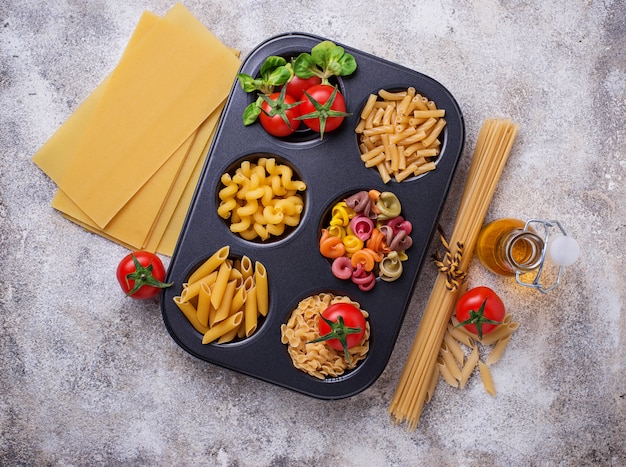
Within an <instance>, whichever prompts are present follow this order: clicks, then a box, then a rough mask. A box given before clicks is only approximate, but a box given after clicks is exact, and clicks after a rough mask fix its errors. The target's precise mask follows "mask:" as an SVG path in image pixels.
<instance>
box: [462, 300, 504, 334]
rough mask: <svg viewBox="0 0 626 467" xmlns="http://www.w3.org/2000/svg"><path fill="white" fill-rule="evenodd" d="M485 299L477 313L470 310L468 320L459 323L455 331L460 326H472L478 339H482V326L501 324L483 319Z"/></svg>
mask: <svg viewBox="0 0 626 467" xmlns="http://www.w3.org/2000/svg"><path fill="white" fill-rule="evenodd" d="M487 298H489V297H485V299H484V300H483V304H482V305H480V308H479V309H478V311H474V310H470V312H469V318H468V319H466V320H465V321H463V322H462V323H459V324H457V325H456V326H455V329H456V328H458V327H461V326H465V325H468V324H473V325H474V326H476V333H477V334H478V338H479V339H482V338H483V324H486V323H487V324H502V321H495V320H493V319H489V318H485V306H486V305H487Z"/></svg>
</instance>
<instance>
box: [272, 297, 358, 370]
mask: <svg viewBox="0 0 626 467" xmlns="http://www.w3.org/2000/svg"><path fill="white" fill-rule="evenodd" d="M340 302H343V303H350V304H352V305H354V306H355V307H357V308H359V309H361V308H360V305H359V304H358V303H357V302H354V301H352V300H350V299H349V298H348V297H344V296H335V295H333V294H329V293H321V294H317V295H312V296H310V297H307V298H304V299H303V300H301V301H300V303H298V306H297V307H296V308H295V309H294V310H293V311H292V313H291V315H290V316H289V319H288V320H287V322H286V323H284V324H282V325H281V327H280V335H281V342H282V343H283V344H286V345H287V352H288V354H289V356H290V357H291V360H292V362H293V365H294V366H295V367H296V368H298V369H299V370H302V371H304V372H305V373H308V374H309V375H311V376H314V377H315V378H318V379H326V378H328V377H336V376H340V375H342V374H343V373H344V372H345V371H347V370H350V369H353V368H355V367H356V366H357V364H358V363H359V362H360V361H361V360H363V359H364V358H365V357H366V355H367V352H368V351H369V336H370V327H369V321H366V329H365V334H364V335H363V339H362V341H361V343H360V344H359V345H357V346H355V347H351V348H350V349H349V353H350V362H348V361H346V358H345V356H344V353H343V351H338V350H335V349H333V348H331V347H329V346H328V345H326V344H325V343H324V342H313V343H309V341H311V340H313V339H316V338H318V337H319V331H318V329H317V322H318V319H319V315H320V313H322V312H323V311H324V310H325V309H326V308H328V307H329V306H330V305H333V304H335V303H340ZM361 313H362V314H363V316H364V317H365V318H366V319H367V317H368V316H369V314H368V313H367V311H365V310H362V309H361Z"/></svg>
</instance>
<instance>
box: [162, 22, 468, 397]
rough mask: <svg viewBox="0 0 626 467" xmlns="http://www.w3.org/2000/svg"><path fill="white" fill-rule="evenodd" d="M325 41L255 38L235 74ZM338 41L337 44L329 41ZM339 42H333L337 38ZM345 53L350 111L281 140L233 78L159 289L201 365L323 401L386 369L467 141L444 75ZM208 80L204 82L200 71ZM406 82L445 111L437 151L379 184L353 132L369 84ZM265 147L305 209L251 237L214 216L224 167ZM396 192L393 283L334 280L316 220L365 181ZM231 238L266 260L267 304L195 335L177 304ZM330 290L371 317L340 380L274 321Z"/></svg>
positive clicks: (174, 327) (169, 323)
mask: <svg viewBox="0 0 626 467" xmlns="http://www.w3.org/2000/svg"><path fill="white" fill-rule="evenodd" d="M322 40H325V38H322V37H318V36H314V35H310V34H303V33H288V34H282V35H278V36H275V37H272V38H270V39H268V40H266V41H265V42H263V43H261V44H260V45H259V46H258V47H257V48H256V49H254V50H253V51H252V52H251V53H250V55H249V56H248V57H247V58H246V59H245V60H244V61H243V63H242V66H241V70H240V71H241V72H242V73H247V74H249V75H252V76H257V75H258V71H259V69H260V67H261V65H262V63H263V62H264V60H265V58H266V57H267V56H269V55H280V56H285V57H290V56H296V55H298V54H299V53H301V52H308V51H310V50H311V48H312V47H313V46H315V45H316V44H318V43H319V42H321V41H322ZM335 43H337V42H335ZM337 44H338V43H337ZM338 45H341V46H342V47H344V49H345V50H346V52H348V53H350V54H352V55H353V56H354V57H355V59H356V62H357V65H358V67H357V70H356V72H355V73H354V74H352V75H351V76H348V77H344V78H339V79H338V85H339V87H340V89H341V90H342V92H343V93H344V96H345V99H346V103H347V106H348V111H350V112H352V113H353V114H352V115H351V116H350V117H348V118H346V119H345V121H344V122H343V124H342V126H341V127H340V128H339V129H338V130H335V131H334V132H332V133H326V134H325V135H324V138H323V139H321V140H320V138H319V135H313V134H307V132H301V133H297V134H296V135H295V136H293V137H291V138H290V139H287V140H280V139H277V138H275V137H272V136H270V135H269V134H267V133H266V132H265V131H264V130H263V128H262V127H261V126H260V124H258V123H256V124H254V125H251V126H249V127H244V125H243V122H242V114H243V111H244V108H245V107H246V106H247V105H248V104H249V103H251V102H252V100H253V99H254V98H255V96H253V95H248V94H246V93H245V92H244V91H243V90H242V89H241V87H240V86H239V84H238V83H237V82H236V81H235V83H233V86H232V89H231V92H230V95H229V97H228V100H227V103H226V107H225V109H224V111H223V114H222V117H221V120H220V123H219V125H218V128H217V131H216V135H215V138H214V140H213V143H212V146H211V149H210V151H209V154H208V158H207V161H206V163H205V166H204V169H203V172H202V175H201V178H200V180H199V183H198V186H197V188H196V192H195V194H194V198H193V200H192V203H191V205H190V208H189V212H188V214H187V218H186V220H185V223H184V226H183V229H182V232H181V234H180V237H179V239H178V243H177V246H176V249H175V251H174V253H173V256H172V258H171V262H170V265H169V267H168V273H167V279H166V280H167V281H168V282H173V284H174V285H173V286H172V287H170V288H167V289H164V291H163V293H162V302H161V308H162V315H163V319H164V322H165V325H166V327H167V329H168V331H169V333H170V334H171V336H172V338H173V339H174V340H175V341H176V343H177V344H178V345H180V346H181V347H182V348H183V349H184V350H185V351H187V352H189V353H190V354H192V355H194V356H195V357H197V358H199V359H202V360H205V361H207V362H210V363H213V364H216V365H220V366H222V367H225V368H229V369H232V370H235V371H238V372H241V373H243V374H246V375H250V376H252V377H256V378H258V379H261V380H264V381H268V382H271V383H274V384H277V385H279V386H283V387H286V388H289V389H292V390H295V391H298V392H301V393H304V394H307V395H310V396H313V397H316V398H320V399H340V398H344V397H349V396H352V395H355V394H357V393H359V392H361V391H363V390H364V389H366V388H367V387H369V386H370V385H371V384H372V383H373V382H374V381H375V380H376V379H377V378H378V377H379V376H380V374H381V373H382V371H383V370H384V368H385V366H386V365H387V362H388V360H389V357H390V355H391V352H392V350H393V347H394V345H395V341H396V338H397V335H398V333H399V331H400V327H401V325H402V322H403V320H404V316H405V314H406V311H407V308H408V305H409V302H410V299H411V296H412V292H413V289H414V287H415V284H416V282H417V279H418V276H419V272H420V269H421V267H422V264H423V263H424V260H425V258H426V256H427V248H428V245H429V243H430V240H431V238H432V236H433V234H434V232H435V229H436V225H437V222H438V218H439V215H440V212H441V209H442V207H443V204H444V201H445V199H446V196H447V194H448V189H449V187H450V184H451V181H452V179H453V176H454V172H455V170H456V167H457V164H458V160H459V158H460V155H461V153H462V150H463V145H464V140H465V126H464V121H463V116H462V113H461V110H460V108H459V106H458V104H457V102H456V101H455V99H454V98H453V96H452V95H451V94H450V93H449V92H448V90H447V89H446V88H444V87H443V86H442V85H441V84H440V83H438V82H437V81H435V80H434V79H432V78H430V77H428V76H425V75H423V74H421V73H418V72H416V71H413V70H410V69H408V68H405V67H403V66H400V65H398V64H395V63H392V62H389V61H387V60H383V59H380V58H377V57H375V56H372V55H370V54H367V53H364V52H361V51H359V50H355V49H352V48H350V47H348V46H345V45H343V44H338ZM207 86H210V84H209V81H208V78H207ZM409 86H413V87H415V88H416V90H417V92H418V93H420V94H422V95H424V96H426V97H427V98H429V99H431V100H433V101H434V102H435V103H436V104H437V106H438V107H439V108H443V109H445V111H446V116H445V118H446V123H447V124H446V127H445V129H444V133H443V137H442V142H443V145H442V151H441V154H440V156H439V158H438V160H437V168H436V170H434V171H432V172H430V173H428V174H426V175H423V176H421V177H417V178H414V179H411V180H408V181H403V182H401V183H398V182H395V181H391V182H389V183H387V184H384V183H383V182H382V180H381V178H380V176H379V174H378V172H377V171H375V170H373V169H368V168H366V167H365V166H364V164H363V162H362V161H361V160H360V157H359V156H360V151H359V148H358V138H357V135H356V134H355V132H354V129H355V127H356V125H357V123H358V120H359V114H360V111H361V109H362V108H363V106H364V104H365V102H366V100H367V98H368V96H369V94H370V93H376V92H378V90H380V89H387V90H399V89H406V88H407V87H409ZM259 155H271V156H274V157H276V158H277V160H278V161H279V162H281V163H287V164H289V165H290V166H291V167H292V168H293V169H294V173H295V175H296V176H297V177H298V178H299V179H300V180H303V181H304V182H305V183H306V184H307V189H306V192H305V193H304V198H305V209H304V211H303V213H302V218H301V222H300V225H299V226H298V227H297V228H295V229H294V230H293V231H292V232H290V233H289V234H288V235H286V236H284V237H281V238H280V239H270V240H267V241H265V242H260V241H256V242H250V241H247V240H244V239H243V238H241V237H240V236H239V235H237V234H233V233H231V232H230V230H229V228H228V225H227V224H226V223H225V222H224V220H223V219H221V218H220V217H219V216H218V214H217V203H218V198H217V191H218V189H219V186H220V177H221V175H222V174H223V173H224V172H227V171H230V170H232V168H233V167H235V166H239V164H240V163H241V161H242V160H246V159H248V160H252V161H254V160H256V159H257V158H258V157H259ZM370 189H376V190H379V191H391V192H393V193H395V194H396V196H397V197H398V198H399V200H400V202H401V204H402V210H403V216H404V217H405V218H406V219H408V220H409V221H411V223H412V224H413V232H412V234H411V236H412V239H413V245H412V246H411V248H410V249H409V250H407V255H408V260H407V261H405V262H404V263H403V267H404V269H403V274H402V276H401V278H400V279H398V280H396V281H395V282H390V283H387V282H382V281H380V280H379V281H378V283H377V284H376V286H375V287H374V288H373V289H372V290H371V291H368V292H363V291H361V290H359V289H358V287H357V286H356V285H355V284H353V283H352V282H351V281H343V280H339V279H336V278H335V277H334V276H333V274H332V272H331V265H330V263H329V261H328V260H327V259H326V258H324V257H322V255H321V254H320V253H319V250H318V239H319V235H320V229H321V227H322V226H323V224H324V223H325V222H326V221H327V220H328V218H327V216H328V211H329V209H330V207H331V206H332V205H333V204H334V203H335V202H336V201H338V200H341V199H342V198H344V197H346V196H348V195H350V194H353V193H354V192H356V191H360V190H370ZM225 245H228V246H230V253H231V255H232V256H233V257H241V256H243V255H247V256H248V257H249V258H250V259H251V260H252V261H253V262H254V261H260V262H261V263H263V265H264V266H265V267H266V269H267V275H268V280H269V293H270V311H269V313H268V315H267V317H266V318H265V321H264V322H263V324H262V325H261V326H260V328H259V329H257V331H256V333H255V334H254V335H253V336H251V337H250V338H248V339H245V340H242V341H239V342H235V343H229V344H222V345H218V344H208V345H203V344H202V342H201V341H202V335H201V334H200V333H198V332H197V331H196V330H195V329H194V328H193V327H192V326H191V325H190V324H189V322H188V321H187V319H186V318H185V316H184V315H183V314H182V313H181V312H180V310H179V309H178V307H177V306H176V305H175V303H174V302H173V298H174V297H175V296H176V295H179V294H180V291H181V287H182V284H183V283H184V282H185V281H186V279H187V278H188V277H189V275H190V274H191V272H193V270H194V269H195V268H196V267H197V266H198V265H199V264H200V263H202V262H203V261H204V260H205V259H207V258H208V257H209V256H211V255H212V254H213V253H214V252H215V251H217V250H218V249H219V248H221V247H223V246H225ZM321 292H329V293H334V294H337V295H345V296H349V297H350V298H351V299H353V300H355V301H357V302H358V303H359V304H360V305H361V308H363V309H365V310H367V311H368V312H369V314H370V316H369V321H370V327H371V337H370V349H369V353H368V355H367V357H366V358H365V360H363V361H362V362H360V363H359V364H358V366H357V368H355V369H354V370H351V371H348V372H346V373H345V374H344V375H342V376H340V377H337V378H328V379H326V380H319V379H317V378H314V377H312V376H309V375H308V374H306V373H304V372H302V371H301V370H298V369H296V368H295V367H294V366H293V365H292V362H291V358H290V357H289V355H288V353H287V348H286V346H285V345H284V344H282V343H281V339H280V326H281V324H283V323H284V322H286V320H287V319H288V317H289V315H290V314H291V311H292V310H293V309H294V308H295V307H296V306H297V304H298V302H299V301H300V300H301V299H303V298H305V297H308V296H310V295H313V294H317V293H321Z"/></svg>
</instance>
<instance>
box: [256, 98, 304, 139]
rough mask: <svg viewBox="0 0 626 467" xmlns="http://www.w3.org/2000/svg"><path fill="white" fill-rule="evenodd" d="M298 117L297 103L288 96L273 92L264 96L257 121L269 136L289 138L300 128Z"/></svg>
mask: <svg viewBox="0 0 626 467" xmlns="http://www.w3.org/2000/svg"><path fill="white" fill-rule="evenodd" d="M299 116H300V108H299V105H298V101H296V100H295V99H294V98H293V97H291V96H290V95H289V94H286V93H284V92H280V93H279V92H274V93H272V94H270V95H269V96H264V99H263V103H262V104H261V113H260V114H259V121H260V122H261V125H263V128H265V131H267V132H268V133H269V134H270V135H273V136H278V137H279V138H281V137H284V136H289V135H290V134H292V133H293V132H294V131H296V130H297V129H298V127H299V126H300V120H297V118H298V117H299Z"/></svg>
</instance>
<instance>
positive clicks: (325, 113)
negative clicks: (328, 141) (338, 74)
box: [296, 86, 352, 139]
mask: <svg viewBox="0 0 626 467" xmlns="http://www.w3.org/2000/svg"><path fill="white" fill-rule="evenodd" d="M337 92H338V89H337V86H334V87H333V93H332V94H331V95H330V97H329V98H328V100H327V101H326V102H325V103H324V104H321V103H320V102H319V101H317V100H315V99H314V98H313V97H312V96H311V95H310V94H309V93H308V92H307V91H306V90H305V91H304V95H305V96H306V97H307V98H308V99H309V101H310V102H311V104H313V107H315V110H314V111H313V112H310V113H308V114H306V115H300V116H299V117H296V120H308V119H311V118H317V119H319V121H320V139H323V138H324V129H325V128H326V120H328V119H329V118H331V117H349V116H350V115H352V114H351V113H347V112H341V111H340V110H333V109H332V105H333V103H334V102H335V98H336V97H337Z"/></svg>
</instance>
